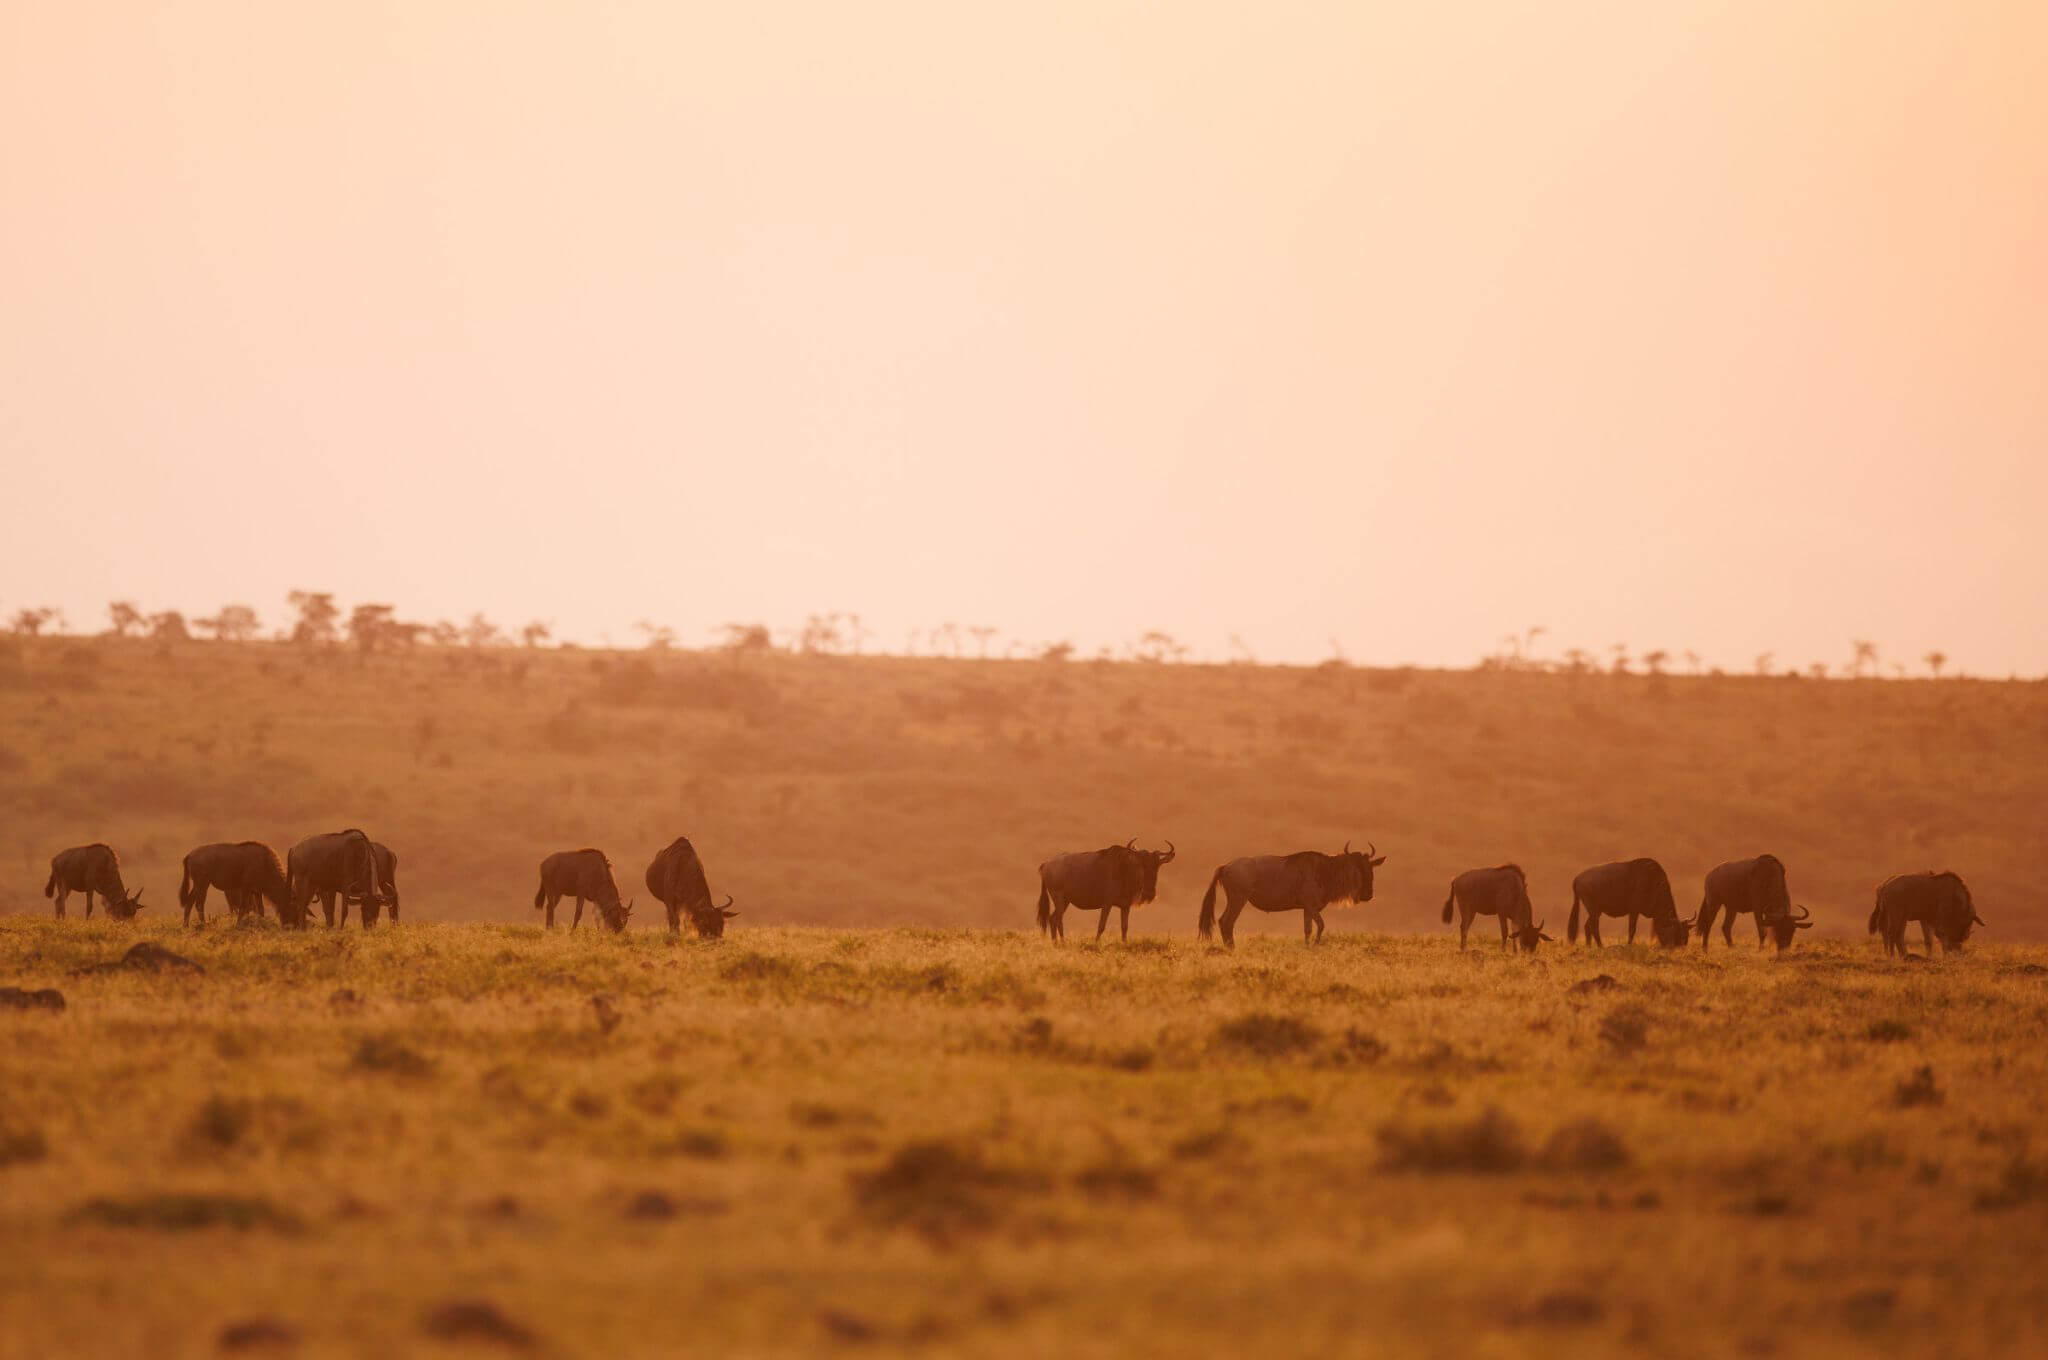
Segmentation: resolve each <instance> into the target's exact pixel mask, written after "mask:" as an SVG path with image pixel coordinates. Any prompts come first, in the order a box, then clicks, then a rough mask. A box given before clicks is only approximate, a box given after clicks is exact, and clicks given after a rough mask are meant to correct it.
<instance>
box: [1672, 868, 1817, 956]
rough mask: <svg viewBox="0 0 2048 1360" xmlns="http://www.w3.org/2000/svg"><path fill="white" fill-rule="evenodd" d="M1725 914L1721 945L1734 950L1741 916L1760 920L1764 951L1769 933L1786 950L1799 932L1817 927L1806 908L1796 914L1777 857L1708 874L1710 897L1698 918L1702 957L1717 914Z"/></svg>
mask: <svg viewBox="0 0 2048 1360" xmlns="http://www.w3.org/2000/svg"><path fill="white" fill-rule="evenodd" d="M1722 910H1725V911H1726V912H1727V915H1725V916H1723V917H1722V918H1721V942H1722V943H1723V944H1726V945H1728V946H1729V947H1730V948H1733V947H1734V944H1735V917H1736V915H1737V914H1738V913H1741V912H1748V913H1750V914H1751V915H1752V916H1754V917H1755V918H1756V947H1757V948H1758V949H1762V948H1763V947H1764V936H1765V935H1766V933H1768V934H1769V935H1770V936H1771V937H1772V938H1773V939H1775V940H1776V941H1777V942H1778V948H1779V949H1780V950H1783V949H1785V948H1787V947H1788V946H1790V945H1791V943H1792V938H1793V935H1794V934H1795V933H1796V932H1798V931H1801V930H1806V929H1809V928H1810V927H1811V926H1812V925H1813V920H1812V916H1813V913H1811V912H1809V911H1807V910H1806V908H1804V907H1801V908H1799V910H1798V912H1797V913H1795V912H1794V911H1793V910H1792V894H1791V893H1789V892H1787V891H1786V890H1785V865H1784V862H1783V861H1782V860H1780V859H1779V858H1778V857H1777V856H1776V855H1758V856H1757V857H1756V858H1755V859H1734V860H1730V861H1728V862H1727V863H1726V864H1721V865H1716V866H1715V867H1714V868H1712V869H1709V870H1708V871H1707V890H1706V895H1705V896H1704V897H1702V898H1701V899H1700V910H1699V915H1698V917H1697V918H1695V919H1697V920H1698V922H1699V931H1700V952H1701V953H1705V952H1706V949H1707V944H1708V937H1707V932H1708V931H1709V930H1710V929H1712V928H1713V924H1714V914H1715V913H1716V912H1717V911H1722Z"/></svg>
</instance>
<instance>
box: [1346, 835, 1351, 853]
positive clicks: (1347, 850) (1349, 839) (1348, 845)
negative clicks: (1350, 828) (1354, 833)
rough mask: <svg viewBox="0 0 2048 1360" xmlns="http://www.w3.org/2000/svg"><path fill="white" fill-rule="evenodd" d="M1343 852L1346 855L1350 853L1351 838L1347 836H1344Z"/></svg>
mask: <svg viewBox="0 0 2048 1360" xmlns="http://www.w3.org/2000/svg"><path fill="white" fill-rule="evenodd" d="M1344 853H1345V854H1347V855H1348V854H1350V853H1351V838H1350V837H1349V836H1346V837H1345V838H1344Z"/></svg>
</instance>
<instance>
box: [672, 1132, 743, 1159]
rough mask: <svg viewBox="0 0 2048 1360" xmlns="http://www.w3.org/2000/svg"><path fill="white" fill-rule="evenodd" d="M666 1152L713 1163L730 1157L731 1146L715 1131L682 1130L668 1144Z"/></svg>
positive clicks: (724, 1137) (721, 1134)
mask: <svg viewBox="0 0 2048 1360" xmlns="http://www.w3.org/2000/svg"><path fill="white" fill-rule="evenodd" d="M667 1150H668V1151H670V1152H676V1153H680V1154H682V1155H683V1156H685V1157H695V1158H697V1159H698V1160H700V1161H706V1162H715V1161H719V1160H721V1159H723V1158H726V1157H730V1156H731V1155H732V1144H731V1142H730V1141H728V1140H727V1138H726V1136H725V1135H724V1134H723V1133H721V1132H719V1131H718V1130H717V1129H684V1130H683V1131H682V1132H681V1133H679V1134H677V1135H676V1136H675V1138H674V1139H673V1140H672V1141H671V1142H670V1143H669V1145H668V1148H667Z"/></svg>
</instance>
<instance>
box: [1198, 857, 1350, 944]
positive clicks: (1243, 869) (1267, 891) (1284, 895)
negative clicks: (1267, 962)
mask: <svg viewBox="0 0 2048 1360" xmlns="http://www.w3.org/2000/svg"><path fill="white" fill-rule="evenodd" d="M1376 848H1377V847H1374V846H1370V845H1368V846H1367V847H1366V848H1365V849H1364V850H1353V849H1352V848H1351V842H1350V841H1346V842H1344V853H1342V854H1340V855H1326V854H1323V853H1322V852H1321V851H1319V850H1297V851H1295V852H1294V853H1293V854H1291V855H1248V856H1246V857H1245V858H1243V859H1234V860H1232V861H1230V863H1228V864H1225V865H1221V866H1219V867H1218V868H1217V870H1216V872H1215V873H1214V874H1213V875H1211V876H1210V879H1209V890H1208V891H1207V892H1206V893H1204V894H1202V919H1201V922H1200V925H1199V927H1198V928H1199V929H1200V931H1201V932H1202V938H1203V939H1205V940H1206V939H1208V938H1209V932H1210V930H1211V929H1212V928H1214V927H1215V926H1217V925H1219V924H1220V925H1221V927H1222V930H1223V943H1224V944H1226V945H1229V946H1231V947H1233V948H1235V947H1236V944H1237V941H1236V939H1235V938H1234V937H1233V936H1232V933H1231V927H1233V926H1234V925H1236V924H1237V918H1238V914H1239V913H1241V912H1242V911H1243V910H1244V909H1245V906H1246V904H1250V905H1251V906H1254V907H1257V908H1258V909H1259V910H1260V911H1298V912H1300V913H1301V938H1302V939H1303V940H1304V941H1306V942H1313V941H1315V940H1320V939H1321V938H1323V912H1324V911H1325V910H1326V909H1327V908H1330V907H1338V906H1346V905H1355V904H1357V903H1361V902H1370V901H1372V871H1373V869H1374V867H1375V866H1377V865H1381V864H1385V863H1386V862H1387V857H1386V856H1385V855H1381V856H1380V857H1379V858H1378V859H1374V858H1373V850H1374V849H1376ZM1218 886H1221V887H1222V889H1223V896H1224V907H1223V919H1222V920H1221V922H1218V920H1217V918H1216V889H1217V888H1218Z"/></svg>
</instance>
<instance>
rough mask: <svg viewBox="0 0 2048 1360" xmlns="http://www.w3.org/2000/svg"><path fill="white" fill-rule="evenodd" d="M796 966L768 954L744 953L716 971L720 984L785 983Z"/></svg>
mask: <svg viewBox="0 0 2048 1360" xmlns="http://www.w3.org/2000/svg"><path fill="white" fill-rule="evenodd" d="M795 976H796V965H795V964H793V963H791V962H790V961H789V960H788V959H778V958H775V957H773V956H771V955H768V954H755V953H751V952H749V953H745V954H742V955H740V956H739V957H738V958H736V959H734V960H733V961H732V962H730V963H728V964H726V965H725V966H724V967H723V968H720V969H719V970H718V977H719V981H721V982H787V981H789V980H790V979H792V978H794V977H795Z"/></svg>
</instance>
